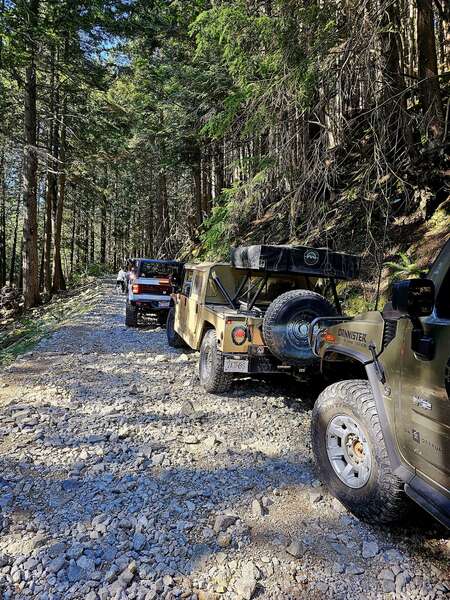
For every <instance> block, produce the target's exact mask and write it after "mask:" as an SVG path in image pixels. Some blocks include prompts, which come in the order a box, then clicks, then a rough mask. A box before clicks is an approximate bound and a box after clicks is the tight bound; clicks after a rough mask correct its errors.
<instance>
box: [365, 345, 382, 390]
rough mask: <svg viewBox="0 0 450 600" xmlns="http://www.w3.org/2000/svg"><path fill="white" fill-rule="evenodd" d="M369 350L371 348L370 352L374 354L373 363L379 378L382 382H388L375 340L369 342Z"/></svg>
mask: <svg viewBox="0 0 450 600" xmlns="http://www.w3.org/2000/svg"><path fill="white" fill-rule="evenodd" d="M369 350H370V352H371V354H372V358H373V364H374V366H375V372H376V374H377V377H378V379H379V380H380V381H381V383H386V376H385V374H384V370H383V367H382V366H381V365H380V363H379V361H378V356H377V352H376V347H375V344H374V343H373V342H370V344H369Z"/></svg>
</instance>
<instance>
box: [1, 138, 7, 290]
mask: <svg viewBox="0 0 450 600" xmlns="http://www.w3.org/2000/svg"><path fill="white" fill-rule="evenodd" d="M0 177H1V181H2V184H1V203H0V287H2V286H4V285H5V283H6V160H5V151H4V148H2V156H1V159H0Z"/></svg>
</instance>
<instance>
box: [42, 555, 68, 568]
mask: <svg viewBox="0 0 450 600" xmlns="http://www.w3.org/2000/svg"><path fill="white" fill-rule="evenodd" d="M65 562H66V559H65V558H64V555H63V554H62V555H61V556H57V557H56V558H54V559H53V560H52V561H50V562H49V564H48V565H47V571H48V572H49V573H58V571H61V569H62V568H63V567H64V564H65Z"/></svg>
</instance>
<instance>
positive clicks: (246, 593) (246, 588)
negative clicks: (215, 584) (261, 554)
mask: <svg viewBox="0 0 450 600" xmlns="http://www.w3.org/2000/svg"><path fill="white" fill-rule="evenodd" d="M258 577H259V570H258V568H257V567H256V566H255V565H254V564H253V563H247V564H246V565H244V567H243V568H242V570H241V573H240V576H239V577H238V578H237V579H236V581H235V584H234V588H235V591H236V593H237V595H238V597H239V598H242V600H250V599H251V598H252V597H253V594H254V593H255V590H256V585H257V578H258Z"/></svg>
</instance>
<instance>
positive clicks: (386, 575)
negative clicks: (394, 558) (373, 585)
mask: <svg viewBox="0 0 450 600" xmlns="http://www.w3.org/2000/svg"><path fill="white" fill-rule="evenodd" d="M378 579H385V580H388V581H394V580H395V575H394V573H393V572H392V571H391V569H383V570H382V571H381V572H380V574H379V575H378Z"/></svg>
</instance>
